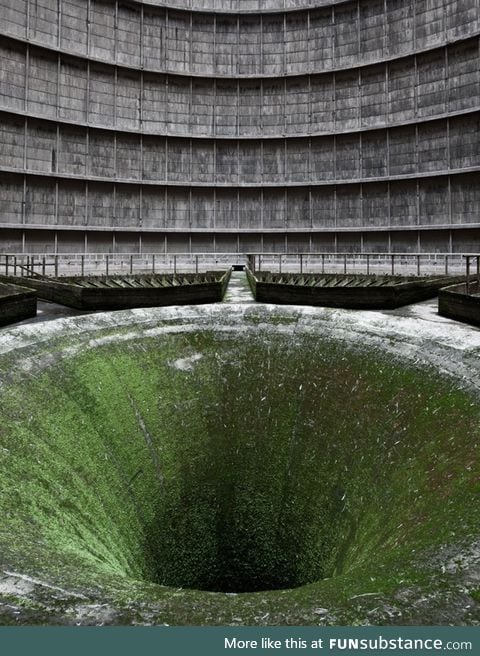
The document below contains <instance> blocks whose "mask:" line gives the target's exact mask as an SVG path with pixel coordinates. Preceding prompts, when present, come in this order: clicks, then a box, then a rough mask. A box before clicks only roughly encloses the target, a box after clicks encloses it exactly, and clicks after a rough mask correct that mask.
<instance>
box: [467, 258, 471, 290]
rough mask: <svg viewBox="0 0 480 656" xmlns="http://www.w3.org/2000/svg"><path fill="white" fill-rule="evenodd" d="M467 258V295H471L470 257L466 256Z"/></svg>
mask: <svg viewBox="0 0 480 656" xmlns="http://www.w3.org/2000/svg"><path fill="white" fill-rule="evenodd" d="M466 258H467V272H466V273H467V280H466V287H467V294H470V255H466Z"/></svg>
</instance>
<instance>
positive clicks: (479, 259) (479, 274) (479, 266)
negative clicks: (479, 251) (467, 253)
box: [476, 255, 480, 294]
mask: <svg viewBox="0 0 480 656" xmlns="http://www.w3.org/2000/svg"><path fill="white" fill-rule="evenodd" d="M476 258H477V289H476V292H477V294H478V292H479V291H480V255H476Z"/></svg>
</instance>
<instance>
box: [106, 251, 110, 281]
mask: <svg viewBox="0 0 480 656" xmlns="http://www.w3.org/2000/svg"><path fill="white" fill-rule="evenodd" d="M109 257H110V256H109V255H108V253H106V254H105V275H107V276H108V264H109V262H108V260H109Z"/></svg>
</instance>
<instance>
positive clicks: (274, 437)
mask: <svg viewBox="0 0 480 656" xmlns="http://www.w3.org/2000/svg"><path fill="white" fill-rule="evenodd" d="M249 319H250V320H252V317H249ZM198 356H201V357H198ZM185 363H186V364H185ZM13 378H14V380H12V381H11V385H10V386H9V387H8V388H6V389H5V390H4V393H3V395H2V400H1V407H2V425H1V427H0V445H1V448H0V470H1V479H2V488H3V494H2V496H1V497H0V503H1V508H0V511H1V512H2V517H3V518H4V521H2V523H1V525H0V547H1V549H2V552H3V553H4V554H5V556H4V557H5V566H8V567H9V568H10V569H14V570H15V571H20V572H26V573H29V574H31V575H33V574H34V575H35V576H37V577H38V576H43V577H46V579H47V580H48V581H49V582H50V583H51V584H54V585H56V586H59V587H65V588H66V589H68V590H69V591H71V592H72V594H73V597H72V599H70V600H65V599H63V600H62V601H59V600H58V599H56V600H55V603H54V606H55V613H53V611H52V614H51V617H55V618H56V617H58V614H60V616H68V613H69V612H70V611H69V610H68V608H69V604H73V605H75V604H76V603H77V601H75V599H76V597H75V594H74V593H78V592H79V593H81V595H83V596H86V598H87V599H88V600H91V601H92V602H93V601H95V600H98V598H99V597H100V598H102V599H103V600H106V602H108V604H111V605H113V606H114V607H115V620H114V621H115V622H117V623H122V622H125V623H130V622H137V621H145V617H148V618H150V621H160V622H167V623H179V624H181V623H225V622H234V621H235V620H234V618H235V617H240V618H241V622H242V623H252V624H255V623H270V622H271V621H272V619H274V621H273V623H276V622H284V623H290V622H292V623H311V622H313V621H318V619H319V618H318V615H315V608H317V607H319V606H320V607H326V608H331V607H335V609H336V610H335V613H333V615H332V616H329V615H327V617H326V619H325V622H326V623H329V622H332V623H335V622H340V623H341V622H344V623H345V622H352V623H353V622H358V621H360V619H359V618H364V616H365V615H364V605H363V604H364V601H363V598H362V597H357V595H369V594H370V593H373V594H380V595H381V596H382V597H385V596H389V595H394V594H395V593H396V591H397V590H398V588H399V587H401V586H404V587H405V586H408V587H413V586H421V587H422V589H429V590H436V586H438V585H440V587H441V586H442V585H443V586H448V585H451V584H452V582H451V581H450V582H449V581H447V580H446V579H445V580H443V582H440V583H438V582H437V581H435V582H433V580H432V575H431V572H430V571H429V569H428V567H427V566H425V565H424V563H422V558H421V554H422V553H424V552H426V551H427V550H428V549H432V548H434V547H435V546H438V547H440V546H441V545H444V544H448V543H459V542H460V541H462V540H464V541H465V540H468V539H469V538H473V537H474V536H475V534H476V532H477V531H478V525H479V516H478V503H477V500H478V480H479V478H478V477H479V471H478V458H477V457H476V453H477V452H478V439H479V426H480V408H479V405H478V402H477V399H476V398H474V397H473V396H472V395H471V394H469V393H467V392H465V391H462V390H459V389H457V387H456V385H455V383H454V382H453V381H450V380H447V379H441V378H439V377H438V374H437V373H436V372H433V371H427V370H419V369H416V368H414V367H412V366H406V365H400V364H398V363H397V362H395V361H392V360H391V358H387V357H384V356H382V354H381V353H373V352H370V351H368V352H364V353H361V352H359V351H358V350H349V349H347V348H346V347H345V346H344V345H343V344H341V343H340V342H338V343H337V342H332V341H330V342H323V341H322V340H319V339H318V337H315V338H314V337H308V336H296V337H295V339H293V338H292V337H290V338H288V339H286V338H282V337H281V336H280V335H277V336H272V335H268V336H267V335H266V334H263V333H261V332H260V333H259V334H258V335H257V336H255V337H254V336H252V335H249V336H248V337H247V338H241V337H232V336H222V335H220V334H219V335H215V333H212V332H208V331H205V332H199V333H196V334H193V333H189V334H185V335H171V336H169V337H168V339H166V340H165V339H163V340H160V339H154V338H144V339H142V340H141V341H132V342H121V341H119V342H113V343H110V344H105V345H103V346H97V347H95V348H93V349H90V350H84V351H82V352H81V353H80V354H78V355H76V356H75V357H73V358H71V359H67V360H62V361H59V362H57V363H56V364H54V365H52V366H51V367H49V368H48V369H46V370H45V371H44V372H43V373H41V374H38V375H37V376H35V377H33V378H30V379H29V380H28V386H27V387H25V376H24V375H23V374H20V373H19V374H18V375H15V376H13ZM163 586H169V587H163ZM185 588H188V589H187V590H185ZM286 588H291V590H289V591H288V593H285V592H284V589H286ZM202 590H214V591H220V590H221V591H229V592H246V594H242V595H238V596H236V597H225V596H224V595H223V594H211V593H208V592H202ZM257 590H263V591H265V590H270V592H262V593H261V594H253V592H254V591H257ZM275 590H279V591H277V592H276V591H275ZM49 594H50V593H49V592H48V589H47V590H43V591H42V592H41V594H40V593H38V592H37V593H36V595H37V597H36V599H35V603H41V601H42V599H44V598H48V597H49ZM366 598H368V597H366ZM474 598H475V597H474ZM49 603H52V602H51V600H50V601H49ZM152 609H153V610H152ZM403 612H404V613H405V612H407V610H405V609H404V610H403ZM62 613H63V615H62ZM48 617H49V614H48V613H46V615H45V617H44V619H43V620H42V621H48ZM142 618H143V619H142ZM362 621H363V620H362Z"/></svg>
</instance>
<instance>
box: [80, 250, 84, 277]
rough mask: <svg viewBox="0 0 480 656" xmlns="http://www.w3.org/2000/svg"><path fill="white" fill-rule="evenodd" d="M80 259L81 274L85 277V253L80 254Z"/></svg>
mask: <svg viewBox="0 0 480 656" xmlns="http://www.w3.org/2000/svg"><path fill="white" fill-rule="evenodd" d="M80 261H81V269H80V272H81V275H82V278H83V276H84V275H85V255H81V256H80Z"/></svg>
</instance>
